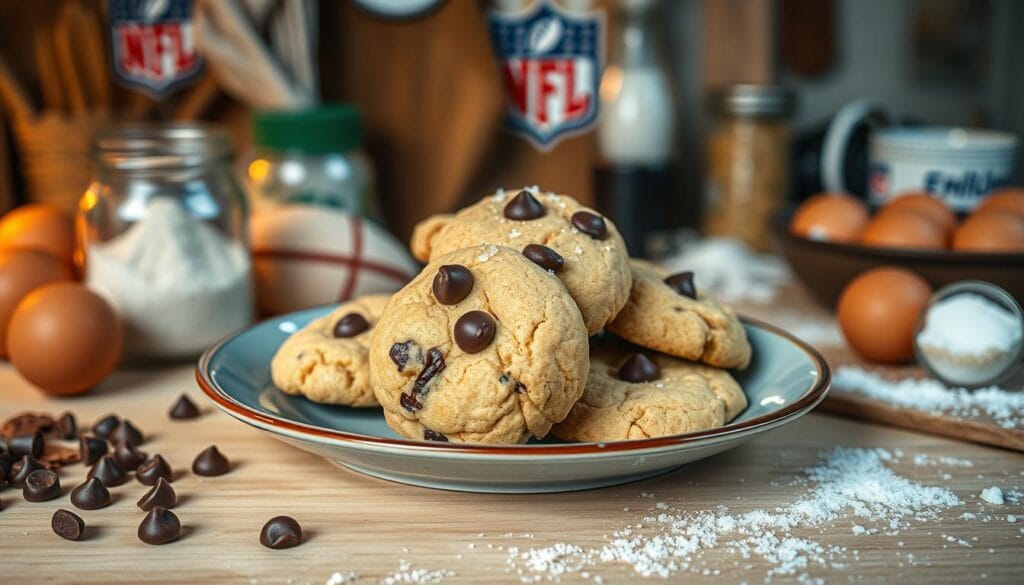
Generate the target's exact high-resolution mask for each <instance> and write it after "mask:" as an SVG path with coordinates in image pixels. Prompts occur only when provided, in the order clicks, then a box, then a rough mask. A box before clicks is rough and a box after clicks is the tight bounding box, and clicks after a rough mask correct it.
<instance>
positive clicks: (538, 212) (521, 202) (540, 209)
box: [504, 189, 544, 221]
mask: <svg viewBox="0 0 1024 585" xmlns="http://www.w3.org/2000/svg"><path fill="white" fill-rule="evenodd" d="M504 214H505V217H507V218H508V219H515V220H519V221H527V220H531V219H537V218H538V217H544V205H543V204H542V203H541V202H540V201H537V198H536V197H534V196H533V194H532V193H530V192H529V191H527V190H525V189H524V190H522V191H520V192H519V194H518V195H516V196H515V197H513V198H512V201H509V202H508V205H506V206H505V211H504Z"/></svg>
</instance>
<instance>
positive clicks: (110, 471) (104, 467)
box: [87, 455, 128, 487]
mask: <svg viewBox="0 0 1024 585" xmlns="http://www.w3.org/2000/svg"><path fill="white" fill-rule="evenodd" d="M87 477H95V478H97V479H99V480H100V481H102V482H103V485H105V486H107V487H114V486H119V485H121V484H123V483H124V482H126V481H128V473H127V472H126V471H125V470H124V469H121V466H120V465H118V464H117V462H116V461H114V458H113V457H111V456H110V455H104V456H103V457H100V458H99V461H97V462H96V464H95V465H93V466H92V467H91V468H89V473H88V476H87Z"/></svg>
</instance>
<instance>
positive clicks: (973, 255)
mask: <svg viewBox="0 0 1024 585" xmlns="http://www.w3.org/2000/svg"><path fill="white" fill-rule="evenodd" d="M791 215H792V212H791V211H790V212H784V213H780V214H779V215H777V216H776V217H775V218H774V220H773V221H772V228H773V230H774V232H775V236H776V238H777V239H778V241H779V246H780V247H781V249H782V255H783V256H784V257H785V258H786V262H788V263H789V265H790V267H791V268H792V269H793V272H794V273H795V274H796V276H797V278H799V279H800V282H802V283H803V284H804V286H805V287H807V289H808V290H809V291H810V292H811V294H812V296H813V297H814V298H815V299H816V300H817V301H818V302H819V303H821V304H822V305H823V306H825V307H827V308H829V309H834V308H835V306H836V303H837V302H838V300H839V295H840V293H842V291H843V287H845V286H846V284H847V283H848V282H850V281H851V280H853V278H854V277H856V276H857V275H858V274H860V273H861V272H864V271H865V270H870V269H872V268H878V267H880V266H896V267H899V268H906V269H908V270H912V271H914V272H916V273H918V274H920V275H921V276H922V277H923V278H924V279H925V280H927V281H928V282H929V283H930V284H931V285H932V287H934V288H939V287H941V286H945V285H947V284H951V283H954V282H957V281H960V280H970V279H974V280H984V281H987V282H991V283H992V284H995V285H998V286H1001V287H1003V288H1004V289H1006V291H1007V292H1009V293H1010V294H1011V295H1013V297H1014V298H1015V299H1017V302H1024V254H1021V253H978V252H953V251H951V250H901V249H894V248H876V247H868V246H860V245H856V244H837V243H832V242H819V241H815V240H808V239H807V238H803V237H800V236H796V235H793V234H791V233H790V232H789V219H790V217H791Z"/></svg>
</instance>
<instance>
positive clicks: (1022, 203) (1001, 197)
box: [974, 187, 1024, 217]
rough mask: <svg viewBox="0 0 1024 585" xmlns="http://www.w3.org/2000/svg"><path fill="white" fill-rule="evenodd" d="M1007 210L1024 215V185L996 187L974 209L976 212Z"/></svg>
mask: <svg viewBox="0 0 1024 585" xmlns="http://www.w3.org/2000/svg"><path fill="white" fill-rule="evenodd" d="M986 211H1005V212H1007V213H1013V214H1016V215H1019V216H1021V217H1024V187H1005V188H1003V189H996V190H995V191H993V192H992V193H990V194H989V195H988V197H986V198H985V199H984V201H982V202H981V204H980V205H978V207H976V208H975V209H974V213H982V212H986Z"/></svg>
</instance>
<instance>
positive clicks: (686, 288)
mask: <svg viewBox="0 0 1024 585" xmlns="http://www.w3.org/2000/svg"><path fill="white" fill-rule="evenodd" d="M665 284H667V285H668V286H669V288H671V289H672V290H674V291H676V292H677V293H679V294H681V295H683V296H684V297H690V298H691V299H696V298H697V287H696V286H694V284H693V271H690V270H687V271H685V272H677V273H675V274H673V275H671V276H668V277H666V278H665Z"/></svg>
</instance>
